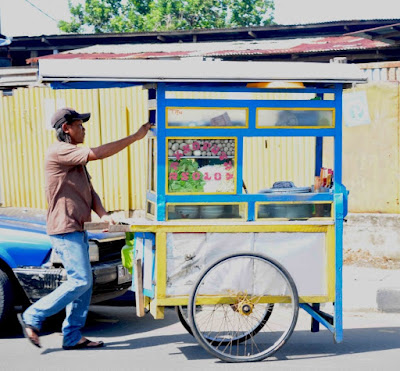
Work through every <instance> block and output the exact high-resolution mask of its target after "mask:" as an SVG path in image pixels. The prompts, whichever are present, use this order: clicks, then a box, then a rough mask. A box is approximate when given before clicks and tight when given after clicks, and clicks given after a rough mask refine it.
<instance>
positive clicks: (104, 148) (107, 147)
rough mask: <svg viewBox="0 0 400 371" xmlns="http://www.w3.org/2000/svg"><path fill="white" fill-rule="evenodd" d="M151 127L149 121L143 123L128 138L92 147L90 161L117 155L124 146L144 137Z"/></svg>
mask: <svg viewBox="0 0 400 371" xmlns="http://www.w3.org/2000/svg"><path fill="white" fill-rule="evenodd" d="M150 128H151V124H150V123H147V124H144V125H142V126H141V127H140V128H139V130H138V131H137V132H136V133H135V134H132V135H129V136H128V137H126V138H123V139H120V140H116V141H115V142H110V143H106V144H103V145H101V146H99V147H95V148H90V152H89V155H88V161H94V160H102V159H103V158H107V157H110V156H112V155H115V154H116V153H118V152H120V151H122V150H123V149H124V148H126V147H128V146H129V145H130V144H132V143H134V142H136V141H138V140H140V139H143V138H144V137H145V136H146V134H147V132H148V131H149V130H150Z"/></svg>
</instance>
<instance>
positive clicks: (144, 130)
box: [133, 122, 152, 140]
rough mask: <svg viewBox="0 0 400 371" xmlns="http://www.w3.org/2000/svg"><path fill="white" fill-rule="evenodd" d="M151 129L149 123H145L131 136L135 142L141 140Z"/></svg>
mask: <svg viewBox="0 0 400 371" xmlns="http://www.w3.org/2000/svg"><path fill="white" fill-rule="evenodd" d="M151 127H152V124H150V122H147V123H146V124H144V125H142V126H141V127H140V128H139V130H138V131H137V132H136V133H135V134H133V136H134V137H135V140H140V139H143V138H144V137H145V136H146V135H147V133H148V131H149V130H150V128H151Z"/></svg>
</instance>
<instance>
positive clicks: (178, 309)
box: [175, 304, 274, 344]
mask: <svg viewBox="0 0 400 371" xmlns="http://www.w3.org/2000/svg"><path fill="white" fill-rule="evenodd" d="M182 307H183V305H177V306H176V307H175V312H176V314H177V316H178V318H179V321H181V323H182V326H183V327H184V328H185V330H186V331H187V332H188V333H189V334H190V335H192V336H194V335H193V331H192V329H191V327H190V324H189V322H188V320H187V319H186V317H185V315H184V314H183V312H182ZM273 309H274V304H271V305H270V310H268V312H267V313H266V314H265V316H264V318H263V319H262V320H261V321H260V323H259V325H258V326H257V327H256V328H255V329H254V330H253V331H252V332H251V336H254V335H256V334H257V332H259V331H260V330H261V329H262V328H263V327H264V325H265V324H266V323H267V322H268V319H269V317H271V313H272V310H273ZM249 336H250V335H245V336H243V337H242V338H240V339H238V340H237V341H238V342H241V341H244V340H247V339H248V337H249ZM220 343H221V342H220ZM221 344H223V343H221Z"/></svg>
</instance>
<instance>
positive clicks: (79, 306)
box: [62, 233, 92, 346]
mask: <svg viewBox="0 0 400 371" xmlns="http://www.w3.org/2000/svg"><path fill="white" fill-rule="evenodd" d="M83 243H84V244H85V245H86V246H87V250H86V251H87V253H86V254H84V252H83V254H84V255H85V257H86V256H87V258H86V259H85V257H83V256H82V257H81V264H82V265H84V266H82V268H81V269H82V271H84V270H85V271H87V275H88V276H89V277H90V278H92V270H91V267H90V259H89V241H88V238H87V233H85V234H84V236H83ZM84 260H87V263H85V264H83V263H82V261H84ZM91 298H92V284H91V285H90V287H89V289H88V290H86V291H85V292H84V293H83V294H82V295H81V296H80V297H79V298H77V299H75V300H74V301H73V302H72V303H69V304H68V305H67V306H66V317H65V320H64V322H63V326H62V332H63V335H64V340H63V345H64V346H72V345H75V344H77V343H78V341H79V340H80V339H81V338H82V334H81V332H80V330H81V329H82V328H83V326H85V322H86V317H87V314H88V311H89V305H90V299H91Z"/></svg>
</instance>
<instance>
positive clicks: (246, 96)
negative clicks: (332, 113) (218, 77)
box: [165, 91, 335, 100]
mask: <svg viewBox="0 0 400 371" xmlns="http://www.w3.org/2000/svg"><path fill="white" fill-rule="evenodd" d="M165 97H166V98H167V99H215V100H217V99H230V100H310V99H315V97H316V94H315V93H301V92H292V93H288V92H287V93H274V92H270V93H263V92H258V93H254V92H212V91H167V92H166V93H165ZM334 99H335V94H334V93H325V94H324V95H323V100H334Z"/></svg>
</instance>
